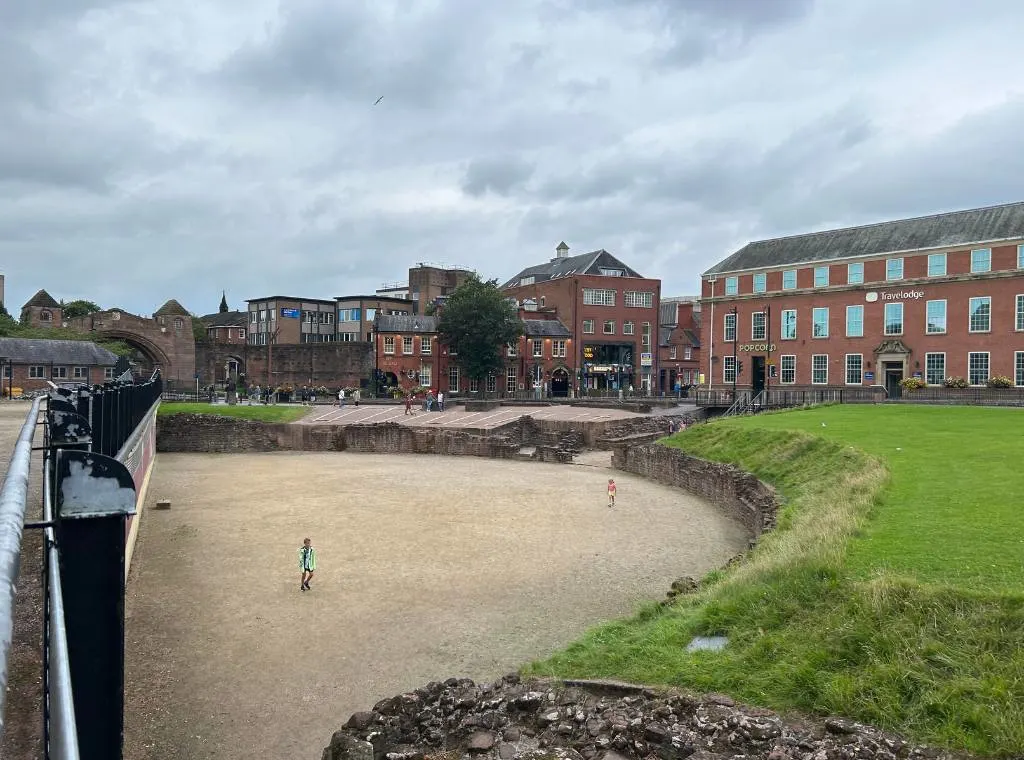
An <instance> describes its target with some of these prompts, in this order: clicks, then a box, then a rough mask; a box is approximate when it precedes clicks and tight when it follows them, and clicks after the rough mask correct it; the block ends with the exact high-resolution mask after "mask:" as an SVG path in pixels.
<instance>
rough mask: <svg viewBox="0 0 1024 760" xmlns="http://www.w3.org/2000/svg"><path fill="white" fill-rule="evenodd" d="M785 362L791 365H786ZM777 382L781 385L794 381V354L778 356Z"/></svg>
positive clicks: (790, 383)
mask: <svg viewBox="0 0 1024 760" xmlns="http://www.w3.org/2000/svg"><path fill="white" fill-rule="evenodd" d="M787 359H788V360H789V361H787ZM787 364H790V365H792V366H789V367H787V366H786V365H787ZM787 372H788V373H789V379H788V380H787V379H786V373H787ZM779 382H780V383H782V384H783V385H793V384H794V383H796V354H783V355H782V356H780V357H779Z"/></svg>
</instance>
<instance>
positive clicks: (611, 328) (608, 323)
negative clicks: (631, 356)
mask: <svg viewBox="0 0 1024 760" xmlns="http://www.w3.org/2000/svg"><path fill="white" fill-rule="evenodd" d="M601 334H602V335H614V334H615V320H614V319H605V320H603V321H602V324H601Z"/></svg>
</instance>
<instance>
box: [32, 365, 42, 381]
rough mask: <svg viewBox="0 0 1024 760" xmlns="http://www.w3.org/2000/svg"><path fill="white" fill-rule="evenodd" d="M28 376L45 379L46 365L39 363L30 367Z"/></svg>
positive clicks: (33, 378) (34, 378)
mask: <svg viewBox="0 0 1024 760" xmlns="http://www.w3.org/2000/svg"><path fill="white" fill-rule="evenodd" d="M28 376H29V378H30V379H32V380H45V379H46V367H43V366H41V365H37V366H34V367H29V368H28Z"/></svg>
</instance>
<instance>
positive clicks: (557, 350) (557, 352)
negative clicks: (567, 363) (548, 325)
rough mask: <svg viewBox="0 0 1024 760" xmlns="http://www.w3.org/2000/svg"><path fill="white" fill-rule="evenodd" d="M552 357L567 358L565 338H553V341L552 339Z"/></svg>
mask: <svg viewBox="0 0 1024 760" xmlns="http://www.w3.org/2000/svg"><path fill="white" fill-rule="evenodd" d="M551 358H552V359H564V358H565V341H564V340H553V341H551Z"/></svg>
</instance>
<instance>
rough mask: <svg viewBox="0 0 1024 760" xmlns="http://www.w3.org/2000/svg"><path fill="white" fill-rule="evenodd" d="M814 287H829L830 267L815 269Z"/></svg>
mask: <svg viewBox="0 0 1024 760" xmlns="http://www.w3.org/2000/svg"><path fill="white" fill-rule="evenodd" d="M814 287H816V288H827V287H828V267H814Z"/></svg>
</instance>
